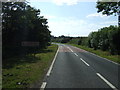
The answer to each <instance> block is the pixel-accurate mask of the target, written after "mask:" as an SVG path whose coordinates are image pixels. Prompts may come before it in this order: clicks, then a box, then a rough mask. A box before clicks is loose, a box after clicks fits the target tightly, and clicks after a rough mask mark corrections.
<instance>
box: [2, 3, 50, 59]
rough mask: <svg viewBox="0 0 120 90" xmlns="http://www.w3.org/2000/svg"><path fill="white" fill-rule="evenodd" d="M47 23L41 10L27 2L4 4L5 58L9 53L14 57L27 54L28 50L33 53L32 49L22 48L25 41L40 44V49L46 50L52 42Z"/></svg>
mask: <svg viewBox="0 0 120 90" xmlns="http://www.w3.org/2000/svg"><path fill="white" fill-rule="evenodd" d="M47 23H48V22H47V19H45V18H44V17H43V16H40V10H39V9H35V8H33V7H31V6H30V5H28V4H27V2H3V3H2V39H3V57H4V56H5V57H6V55H8V54H7V53H10V54H13V55H14V54H21V53H23V52H22V51H24V52H27V51H25V50H26V49H27V50H29V51H31V52H32V51H33V50H34V49H33V48H32V47H25V48H23V47H22V46H21V43H22V42H24V41H29V42H39V43H40V45H39V48H40V49H43V48H46V47H47V45H48V42H49V41H50V31H49V29H48V25H47ZM21 50H22V51H21ZM11 51H12V52H11ZM10 54H9V55H10ZM10 56H12V55H10Z"/></svg>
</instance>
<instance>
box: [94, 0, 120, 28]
mask: <svg viewBox="0 0 120 90" xmlns="http://www.w3.org/2000/svg"><path fill="white" fill-rule="evenodd" d="M96 8H97V9H98V11H97V12H98V13H99V12H102V14H106V15H108V16H109V15H113V14H114V15H118V25H119V26H120V1H119V2H105V0H102V1H98V2H97V6H96Z"/></svg>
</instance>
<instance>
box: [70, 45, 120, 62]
mask: <svg viewBox="0 0 120 90" xmlns="http://www.w3.org/2000/svg"><path fill="white" fill-rule="evenodd" d="M69 45H72V46H76V47H78V48H81V49H84V50H86V51H89V52H92V53H94V54H96V55H99V56H101V57H103V58H107V59H109V60H112V61H114V62H117V63H120V55H111V54H110V53H109V52H108V51H102V50H94V49H93V48H88V47H85V46H81V45H76V44H69Z"/></svg>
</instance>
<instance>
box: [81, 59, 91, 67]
mask: <svg viewBox="0 0 120 90" xmlns="http://www.w3.org/2000/svg"><path fill="white" fill-rule="evenodd" d="M80 59H81V61H83V62H84V63H85V64H86V65H87V66H90V65H89V64H88V63H86V62H85V61H84V60H83V59H82V58H80Z"/></svg>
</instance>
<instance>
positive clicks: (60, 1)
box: [27, 0, 97, 5]
mask: <svg viewBox="0 0 120 90" xmlns="http://www.w3.org/2000/svg"><path fill="white" fill-rule="evenodd" d="M27 1H30V2H51V3H54V4H56V5H64V4H65V5H75V4H77V3H79V2H97V0H27Z"/></svg>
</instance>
